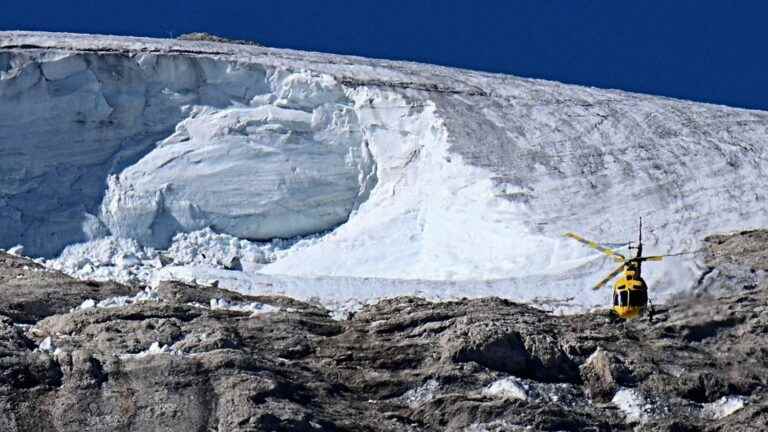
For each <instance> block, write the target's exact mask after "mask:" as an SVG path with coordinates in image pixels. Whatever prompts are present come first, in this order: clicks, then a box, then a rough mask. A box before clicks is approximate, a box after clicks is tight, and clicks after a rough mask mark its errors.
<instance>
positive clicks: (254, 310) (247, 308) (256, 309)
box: [210, 298, 280, 316]
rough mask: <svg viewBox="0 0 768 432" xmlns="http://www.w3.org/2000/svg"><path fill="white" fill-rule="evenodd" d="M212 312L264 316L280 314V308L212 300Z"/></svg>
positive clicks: (262, 304) (255, 303)
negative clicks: (274, 313)
mask: <svg viewBox="0 0 768 432" xmlns="http://www.w3.org/2000/svg"><path fill="white" fill-rule="evenodd" d="M210 309H211V310H231V311H237V312H250V313H251V316H256V315H263V314H268V313H273V312H278V311H279V310H280V308H278V307H274V306H271V305H268V304H264V303H257V302H251V303H238V302H230V301H228V300H225V299H215V298H213V299H211V306H210Z"/></svg>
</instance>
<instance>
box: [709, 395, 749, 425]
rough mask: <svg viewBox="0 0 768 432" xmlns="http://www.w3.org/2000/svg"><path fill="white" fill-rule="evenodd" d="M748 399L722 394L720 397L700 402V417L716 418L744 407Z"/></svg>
mask: <svg viewBox="0 0 768 432" xmlns="http://www.w3.org/2000/svg"><path fill="white" fill-rule="evenodd" d="M747 401H748V399H747V398H746V397H744V396H723V397H721V398H720V399H718V400H716V401H714V402H710V403H705V404H702V406H701V415H702V417H705V418H709V419H714V420H718V419H721V418H723V417H727V416H729V415H731V414H733V413H735V412H736V411H738V410H740V409H742V408H744V405H746V404H747Z"/></svg>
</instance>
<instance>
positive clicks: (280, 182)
mask: <svg viewBox="0 0 768 432" xmlns="http://www.w3.org/2000/svg"><path fill="white" fill-rule="evenodd" d="M767 137H768V113H766V112H761V111H754V110H745V109H736V108H730V107H723V106H716V105H709V104H702V103H693V102H687V101H681V100H675V99H670V98H663V97H656V96H649V95H640V94H633V93H627V92H623V91H618V90H604V89H595V88H587V87H580V86H574V85H566V84H561V83H556V82H548V81H542V80H534V79H524V78H518V77H514V76H508V75H499V74H491V73H484V72H476V71H468V70H459V69H453V68H447V67H440V66H433V65H425V64H417V63H408V62H397V61H388V60H374V59H365V58H359V57H350V56H340V55H332V54H322V53H310V52H300V51H292V50H285V49H273V48H264V47H257V46H245V45H235V44H222V43H214V42H202V41H178V40H165V39H149V38H134V37H114V36H95V35H76V34H59V33H57V34H53V33H39V32H0V218H2V220H3V221H4V223H3V224H2V225H0V247H11V246H14V245H17V244H21V245H23V246H24V250H25V253H26V254H28V255H34V256H41V257H45V258H46V259H52V260H51V262H52V263H55V265H56V266H58V267H59V268H63V269H69V270H70V271H71V272H73V273H76V274H78V275H80V276H82V277H87V276H89V275H91V276H93V275H100V276H102V277H109V276H108V275H110V274H112V275H114V273H113V272H112V273H111V270H109V271H105V270H104V268H107V267H108V268H110V269H112V268H114V269H116V270H115V271H117V270H119V271H122V272H127V273H125V274H128V275H139V276H140V278H141V279H142V280H146V281H149V280H152V281H157V280H163V279H184V280H194V281H206V280H211V281H214V280H215V281H217V282H218V283H219V284H220V286H222V287H229V288H232V289H237V290H240V291H244V292H274V293H283V294H289V295H294V296H297V297H300V298H318V299H320V300H321V301H324V302H326V303H328V304H332V305H333V306H334V307H337V308H343V307H346V306H339V305H348V304H350V302H351V303H355V302H366V301H370V300H372V299H376V298H380V297H384V296H389V295H397V294H418V295H423V296H426V297H428V298H432V299H447V298H455V297H472V296H483V295H499V296H503V297H507V298H512V299H515V300H519V301H530V302H534V303H538V304H540V305H544V306H547V305H550V306H551V307H553V308H555V309H558V310H581V309H584V308H591V307H594V306H597V305H601V304H604V303H605V302H606V301H607V299H608V295H607V293H606V292H605V291H603V292H592V291H591V290H590V289H589V288H590V287H591V286H592V285H593V284H594V282H596V281H597V280H599V279H600V278H601V277H602V276H603V275H604V274H605V273H607V272H608V271H610V270H612V265H611V264H610V261H609V260H608V259H606V258H605V257H603V256H601V255H600V254H598V253H596V252H595V251H592V250H589V249H587V248H584V247H583V246H582V245H580V244H578V243H575V242H573V241H571V240H568V239H564V238H563V237H562V234H563V232H566V231H577V232H579V233H580V234H582V235H584V236H586V237H589V238H591V239H594V240H598V241H605V242H607V243H611V244H614V245H616V246H617V247H619V246H621V245H626V244H627V242H629V241H632V240H634V239H635V238H636V235H637V232H636V230H637V220H638V218H639V217H641V216H642V217H643V220H644V222H645V224H646V227H647V228H646V230H645V231H644V239H645V240H646V242H647V244H646V250H647V252H648V253H651V254H661V253H677V252H681V251H695V250H696V249H697V248H698V246H699V242H700V240H701V239H702V238H703V237H704V236H706V235H708V234H710V233H715V232H722V231H729V230H740V229H748V228H754V227H759V226H765V225H766V221H767V218H766V205H765V203H766V190H767V189H768V188H766V186H768V180H766V176H765V173H766V169H767V168H768V161H767V160H766V141H768V138H767ZM206 230H209V231H210V232H212V233H215V235H213V234H211V233H210V232H209V231H206ZM200 233H204V234H200ZM180 234H181V235H182V236H183V235H191V236H193V237H194V236H198V237H200V238H206V239H211V240H210V242H211V244H210V248H212V250H213V249H215V250H217V251H220V250H222V246H221V245H222V244H223V243H222V242H224V243H227V242H230V240H231V242H232V243H231V244H232V245H233V246H232V248H230V249H231V251H233V252H226V253H228V254H235V255H237V254H243V256H242V258H243V260H244V262H248V263H249V264H248V265H246V266H244V269H243V271H231V270H226V268H225V267H226V266H224V265H223V264H222V263H221V261H222V259H223V255H222V254H224V252H212V253H211V254H208V255H206V256H215V257H219V258H221V259H219V258H217V259H216V260H210V259H206V260H199V259H195V258H194V257H186V258H184V259H179V260H178V262H174V263H173V265H170V266H163V265H158V264H157V263H156V262H155V261H156V260H155V258H156V257H157V254H158V253H157V250H169V251H176V252H175V254H176V255H183V254H184V253H183V252H181V250H182V249H184V248H183V247H180V246H179V245H183V244H185V243H184V241H182V240H175V239H178V238H177V236H178V235H180ZM222 236H225V237H222ZM226 236H229V237H226ZM301 236H309V238H310V239H309V240H308V241H299V242H297V243H296V245H295V246H294V245H293V242H290V244H288V245H286V247H285V248H284V249H280V250H279V251H277V252H276V251H275V250H274V247H273V246H265V245H271V244H272V243H271V242H274V241H279V240H280V239H286V238H296V237H299V238H300V237H301ZM126 239H127V240H130V241H132V242H134V243H130V242H127V240H126ZM182 239H183V237H182ZM227 239H230V240H227ZM179 241H181V243H179ZM83 242H90V243H86V246H84V245H82V243H83ZM99 242H101V243H99ZM105 242H106V243H105ZM242 242H245V243H242ZM88 244H91V245H92V246H87V245H88ZM227 244H229V243H227ZM103 245H107V246H108V247H111V248H114V250H112V251H111V252H108V253H106V255H108V256H109V259H107V260H106V261H105V260H104V259H97V258H94V259H89V258H88V256H87V255H88V254H89V253H98V254H100V256H101V255H104V254H105V252H104V250H103V247H102V246H103ZM73 248H74V249H73ZM121 248H128V249H130V251H128V252H125V253H123V252H122V249H121ZM195 248H196V249H195V250H199V253H200V254H205V252H204V250H205V246H201V245H196V246H195ZM264 248H266V249H264ZM230 249H227V250H228V251H229V250H230ZM262 250H267V252H268V253H267V255H269V259H265V258H264V256H266V255H264V252H256V251H262ZM89 251H91V252H89ZM238 251H239V252H238ZM245 251H248V252H247V253H248V254H249V255H248V256H245V255H244V254H245V253H246V252H245ZM62 252H63V255H62ZM59 255H61V257H59ZM126 255H133V256H138V257H140V258H139V259H136V260H133V261H130V260H129V261H130V263H131V264H132V266H134V267H136V269H135V271H134V270H131V269H130V268H128V269H127V270H126V268H125V267H126V265H125V262H126V261H125V260H124V257H125V256H126ZM254 256H257V258H253V257H254ZM258 257H261V258H258ZM118 258H120V260H121V261H120V262H121V264H120V265H118V263H117V262H116V261H117V260H118ZM99 267H101V268H102V269H101V270H99ZM127 267H131V266H127ZM83 269H86V270H85V271H84V270H83ZM700 271H701V268H700V264H699V260H698V258H697V256H696V254H693V253H692V254H689V255H681V256H679V257H673V258H669V259H667V260H666V261H664V262H662V263H659V264H655V263H654V264H653V265H649V266H647V267H646V272H645V273H647V274H646V280H647V281H648V282H649V283H650V284H651V286H652V290H653V297H654V299H658V300H663V299H664V298H667V297H669V296H670V295H672V294H674V293H676V292H679V291H681V290H687V289H691V281H695V279H696V275H697V274H698V273H699V272H700ZM100 272H101V273H100ZM553 305H554V306H553Z"/></svg>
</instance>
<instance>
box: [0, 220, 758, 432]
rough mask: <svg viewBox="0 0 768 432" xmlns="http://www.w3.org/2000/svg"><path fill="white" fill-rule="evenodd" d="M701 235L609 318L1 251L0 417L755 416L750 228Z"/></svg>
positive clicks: (214, 426) (138, 423) (279, 420)
mask: <svg viewBox="0 0 768 432" xmlns="http://www.w3.org/2000/svg"><path fill="white" fill-rule="evenodd" d="M706 245H707V249H706V254H705V258H704V263H705V265H706V266H707V270H706V271H705V273H704V275H702V278H701V280H700V283H699V288H698V289H697V291H695V292H694V293H692V294H690V295H687V296H680V297H679V298H676V299H675V300H674V301H673V302H671V303H669V304H667V305H663V306H661V307H659V308H658V309H659V311H658V313H657V315H656V318H655V319H654V321H653V322H649V321H648V320H646V319H643V320H636V321H631V322H626V323H615V322H611V320H610V319H609V318H608V317H607V315H606V314H605V313H604V312H595V313H590V314H581V315H569V316H553V315H550V314H547V313H545V312H543V311H540V310H537V309H534V308H531V307H529V306H526V305H522V304H516V303H513V302H511V301H507V300H502V299H498V298H482V299H472V300H461V301H452V302H439V303H433V302H429V301H426V300H424V299H420V298H417V297H398V298H392V299H388V300H383V301H380V302H379V303H376V304H373V305H369V306H368V307H365V308H364V309H363V310H361V311H360V312H358V313H356V314H355V315H354V316H352V317H350V319H348V320H341V321H337V320H333V319H331V318H330V316H329V313H328V312H327V311H326V310H324V309H323V308H322V307H320V306H317V305H313V304H309V303H305V302H299V301H295V300H292V299H290V298H287V297H280V296H245V295H241V294H237V293H234V292H230V291H226V290H222V289H218V288H214V287H201V286H193V285H185V284H182V283H178V282H165V283H163V284H161V285H160V286H158V287H157V288H156V289H155V290H153V292H152V295H151V296H149V295H147V296H143V297H142V292H143V291H141V288H135V287H126V286H122V285H118V284H114V283H107V284H104V283H93V282H83V281H77V280H74V279H71V278H69V277H66V276H64V275H63V274H61V273H58V272H54V271H50V270H45V269H43V268H40V267H39V266H37V265H36V264H35V263H34V262H32V261H29V260H26V259H24V258H20V257H15V256H12V255H8V254H4V253H3V254H0V290H1V291H2V292H3V296H2V300H0V315H2V317H1V318H0V407H2V409H0V430H3V431H81V430H88V431H120V430H125V431H127V430H141V431H177V430H178V431H182V430H183V431H214V430H216V431H262V430H263V431H272V430H300V431H305V430H306V431H315V430H346V431H357V430H361V431H407V430H412V431H421V430H434V431H442V430H467V431H509V430H545V431H557V430H568V431H572V430H590V431H610V430H649V431H694V430H696V431H698V430H707V431H745V430H755V431H757V430H765V429H766V428H768V397H766V386H768V337H767V335H768V314H767V308H768V306H766V304H768V302H767V300H768V282H767V281H766V279H765V278H764V275H763V273H762V271H763V270H764V269H765V268H766V265H768V253H767V252H766V246H767V245H768V231H750V232H742V233H737V234H731V235H723V236H713V237H710V238H708V239H707V240H706ZM118 296H119V297H120V298H121V299H123V301H119V302H115V301H112V302H109V301H107V300H109V298H114V297H118ZM89 299H91V300H93V302H89ZM131 299H133V300H131Z"/></svg>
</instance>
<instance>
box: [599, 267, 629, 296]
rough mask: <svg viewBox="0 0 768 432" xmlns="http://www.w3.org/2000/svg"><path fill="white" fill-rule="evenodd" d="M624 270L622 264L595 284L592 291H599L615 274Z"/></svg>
mask: <svg viewBox="0 0 768 432" xmlns="http://www.w3.org/2000/svg"><path fill="white" fill-rule="evenodd" d="M622 270H624V264H622V265H620V266H619V268H617V269H616V270H614V271H612V272H611V273H610V274H609V275H608V276H606V277H604V278H603V279H602V280H601V281H600V282H598V283H597V285H595V286H594V287H592V289H593V290H598V289H600V288H601V287H602V286H603V285H605V284H607V283H608V282H610V281H611V279H613V278H614V277H616V275H617V274H619V273H621V271H622Z"/></svg>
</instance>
